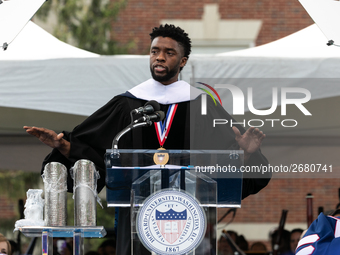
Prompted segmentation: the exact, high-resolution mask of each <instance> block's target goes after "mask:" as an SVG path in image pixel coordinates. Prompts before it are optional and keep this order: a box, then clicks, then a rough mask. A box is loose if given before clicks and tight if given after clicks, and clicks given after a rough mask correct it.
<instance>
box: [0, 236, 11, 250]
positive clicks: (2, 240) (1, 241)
mask: <svg viewBox="0 0 340 255" xmlns="http://www.w3.org/2000/svg"><path fill="white" fill-rule="evenodd" d="M0 253H3V254H9V255H12V250H11V244H10V243H9V241H8V240H7V238H6V237H5V236H4V235H3V234H0Z"/></svg>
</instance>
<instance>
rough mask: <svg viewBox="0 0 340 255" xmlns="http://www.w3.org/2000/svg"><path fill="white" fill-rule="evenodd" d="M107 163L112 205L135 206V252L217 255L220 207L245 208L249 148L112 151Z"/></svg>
mask: <svg viewBox="0 0 340 255" xmlns="http://www.w3.org/2000/svg"><path fill="white" fill-rule="evenodd" d="M105 162H106V167H107V174H106V186H107V203H108V206H109V207H130V208H131V209H130V212H131V254H133V255H144V254H188V255H189V254H190V255H191V254H192V255H194V254H207V255H210V254H213V253H215V254H217V240H216V225H217V218H216V217H217V208H222V207H229V208H233V207H234V208H237V207H240V206H241V191H242V172H241V166H242V165H243V151H240V150H234V151H230V150H126V149H120V150H118V149H113V150H112V149H110V150H107V151H106V154H105ZM196 205H197V206H198V207H195V206H196Z"/></svg>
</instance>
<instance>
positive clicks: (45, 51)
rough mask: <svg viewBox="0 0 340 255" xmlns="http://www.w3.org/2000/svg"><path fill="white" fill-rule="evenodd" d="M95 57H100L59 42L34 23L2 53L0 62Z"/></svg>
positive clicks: (29, 23) (0, 52)
mask: <svg viewBox="0 0 340 255" xmlns="http://www.w3.org/2000/svg"><path fill="white" fill-rule="evenodd" d="M93 57H99V55H98V54H95V53H92V52H88V51H85V50H82V49H78V48H76V47H74V46H71V45H69V44H67V43H64V42H62V41H60V40H58V39H57V38H55V37H54V36H53V35H51V34H49V33H48V32H46V31H45V30H44V29H42V28H41V27H39V26H38V25H36V24H34V23H33V22H32V21H29V22H28V23H27V25H26V26H25V27H24V29H23V30H22V31H21V32H20V33H19V34H18V36H17V37H16V38H15V39H14V40H13V42H12V43H11V44H10V45H9V46H8V48H7V50H5V51H3V50H1V51H0V61H3V60H21V61H24V60H42V59H56V58H93Z"/></svg>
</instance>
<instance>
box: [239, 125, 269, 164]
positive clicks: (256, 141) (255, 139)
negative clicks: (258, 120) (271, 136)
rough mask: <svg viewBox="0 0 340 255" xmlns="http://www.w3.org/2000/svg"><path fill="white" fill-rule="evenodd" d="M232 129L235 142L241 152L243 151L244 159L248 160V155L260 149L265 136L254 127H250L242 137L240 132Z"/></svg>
mask: <svg viewBox="0 0 340 255" xmlns="http://www.w3.org/2000/svg"><path fill="white" fill-rule="evenodd" d="M232 128H233V131H234V133H235V140H236V141H237V143H238V145H239V146H240V148H241V150H244V159H245V160H248V159H249V157H250V155H251V154H252V153H254V152H255V151H257V150H258V149H259V148H260V146H261V144H262V141H263V139H264V138H265V137H266V135H265V134H263V132H262V131H260V130H259V129H258V128H254V127H250V128H249V129H248V130H247V131H246V132H245V133H244V134H243V135H241V132H240V130H238V128H237V127H235V126H234V127H232Z"/></svg>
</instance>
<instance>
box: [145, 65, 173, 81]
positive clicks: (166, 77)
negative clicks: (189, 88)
mask: <svg viewBox="0 0 340 255" xmlns="http://www.w3.org/2000/svg"><path fill="white" fill-rule="evenodd" d="M178 69H179V64H178V65H177V66H175V67H174V68H172V69H171V70H170V71H168V72H167V73H166V74H165V75H162V76H161V75H156V74H155V72H154V69H153V68H152V67H150V71H151V75H152V78H153V79H154V80H156V81H158V82H165V81H168V80H170V79H171V78H172V77H174V76H175V75H176V74H177V72H178Z"/></svg>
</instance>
